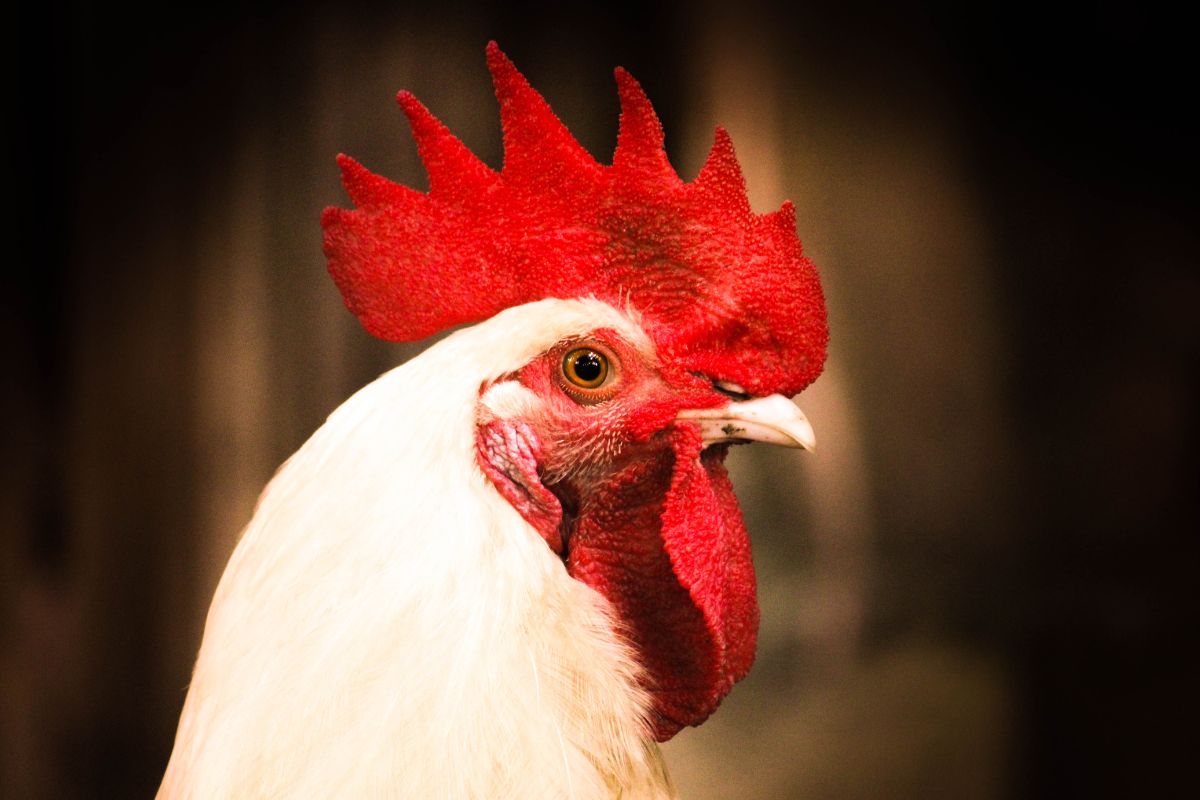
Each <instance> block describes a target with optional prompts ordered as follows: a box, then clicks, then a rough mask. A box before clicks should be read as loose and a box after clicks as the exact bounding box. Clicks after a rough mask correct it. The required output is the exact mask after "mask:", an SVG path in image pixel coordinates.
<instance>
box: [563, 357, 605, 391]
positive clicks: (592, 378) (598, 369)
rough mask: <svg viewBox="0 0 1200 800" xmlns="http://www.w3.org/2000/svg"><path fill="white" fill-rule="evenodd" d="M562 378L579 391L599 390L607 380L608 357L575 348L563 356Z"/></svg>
mask: <svg viewBox="0 0 1200 800" xmlns="http://www.w3.org/2000/svg"><path fill="white" fill-rule="evenodd" d="M562 371H563V376H564V377H566V379H567V380H568V381H570V382H571V383H572V384H574V385H575V386H578V387H579V388H580V389H599V388H600V387H601V386H603V385H604V381H605V380H607V379H608V356H606V355H604V354H603V353H601V352H598V351H596V350H593V349H592V348H590V347H577V348H575V349H574V350H571V351H570V352H568V353H567V354H566V355H565V356H563V363H562Z"/></svg>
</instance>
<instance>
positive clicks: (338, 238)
mask: <svg viewBox="0 0 1200 800" xmlns="http://www.w3.org/2000/svg"><path fill="white" fill-rule="evenodd" d="M487 60H488V66H489V69H490V71H491V74H492V77H493V80H494V83H495V88H496V95H497V97H498V99H499V103H500V113H501V119H502V123H503V136H504V166H503V169H502V170H501V171H499V172H497V171H494V170H492V169H490V168H489V167H487V166H486V165H485V164H484V163H483V162H481V161H480V160H479V159H478V158H476V157H475V156H474V155H473V154H472V153H471V152H470V151H469V150H467V149H466V147H465V146H464V145H463V144H462V143H461V142H460V141H459V140H458V139H456V138H455V137H454V136H453V135H452V134H451V133H450V132H449V131H448V130H447V129H446V128H445V126H444V125H443V124H442V123H441V122H440V121H438V120H437V119H436V118H435V117H434V116H433V115H432V114H431V113H430V112H429V111H428V110H427V109H426V108H425V107H424V106H422V105H421V104H420V103H419V102H418V101H417V100H416V99H415V98H414V97H413V96H412V95H410V94H408V93H407V92H401V93H400V95H399V98H398V99H399V102H400V105H401V106H402V107H403V110H404V112H405V114H406V115H407V117H408V120H409V122H410V124H411V127H412V130H413V134H414V138H415V139H416V142H417V146H418V150H419V153H420V156H421V158H422V160H423V162H424V164H425V166H426V169H427V171H428V173H429V181H430V189H429V192H428V193H427V194H423V193H419V192H416V191H413V190H411V189H408V188H406V187H403V186H400V185H397V184H395V183H392V182H390V181H388V180H386V179H384V178H382V177H379V176H377V175H374V174H372V173H370V172H368V171H367V170H366V169H365V168H363V167H362V166H360V165H359V164H358V163H356V162H355V161H353V160H351V159H349V158H347V157H344V156H341V157H339V163H340V166H341V169H342V173H343V181H344V184H345V186H346V190H347V192H348V194H349V195H350V198H351V200H352V201H353V203H354V205H355V206H356V207H355V208H354V209H351V210H346V209H340V208H332V209H328V210H326V212H325V214H324V216H323V218H322V225H323V227H324V231H325V245H324V247H325V252H326V256H327V258H328V264H329V270H330V273H331V275H332V276H333V279H334V281H335V282H336V283H337V285H338V287H339V288H340V290H341V291H342V293H343V296H344V298H345V301H346V304H347V306H348V308H349V309H350V310H351V311H353V312H354V313H355V314H356V315H357V316H358V318H359V319H360V321H361V322H362V324H363V326H364V327H365V328H366V329H367V330H368V331H370V332H371V333H373V334H375V335H377V336H380V337H383V338H386V339H389V340H416V339H420V338H423V337H426V336H428V335H431V334H433V333H436V332H438V331H441V330H444V329H446V328H449V327H451V326H455V325H459V324H463V323H477V324H474V325H473V326H471V327H466V328H464V329H462V330H459V331H457V332H455V333H454V334H452V335H451V336H449V337H447V338H445V339H444V340H442V341H441V342H439V343H438V344H436V345H434V346H432V347H430V348H429V349H428V350H426V351H425V352H424V353H423V354H421V355H420V356H418V357H416V358H414V359H412V360H411V361H409V362H408V363H406V364H404V365H403V366H400V367H398V368H396V369H394V370H392V371H391V372H389V373H387V374H385V375H383V376H382V377H381V378H379V379H378V380H376V381H375V382H374V383H371V384H370V385H368V386H367V387H365V388H364V389H362V390H360V391H359V392H358V393H357V394H355V395H354V396H353V397H351V398H350V399H349V400H348V401H346V403H344V404H343V405H342V406H341V407H340V408H338V409H337V410H336V411H335V412H334V413H333V414H332V415H331V416H330V417H329V419H328V421H327V422H326V423H325V424H324V425H323V426H322V427H321V428H320V429H319V430H318V431H317V432H316V433H315V434H314V435H313V436H312V438H311V439H309V440H308V442H307V443H305V444H304V445H303V446H302V447H301V448H300V450H299V451H298V452H296V453H295V455H293V456H292V457H291V458H290V459H289V460H288V461H287V463H286V464H285V465H284V466H283V467H282V468H281V469H280V470H279V472H278V474H276V476H275V477H274V478H273V479H272V481H271V482H270V484H269V485H268V486H267V488H266V490H265V491H264V493H263V495H262V498H261V499H260V501H259V504H258V508H257V510H256V512H255V514H254V517H253V519H252V520H251V522H250V524H249V526H248V527H247V528H246V530H245V532H244V534H243V536H242V538H241V540H240V542H239V543H238V545H237V548H236V549H235V551H234V553H233V556H232V558H231V559H230V562H229V565H228V567H227V568H226V570H225V573H224V575H223V577H222V578H221V581H220V584H219V585H218V587H217V590H216V595H215V597H214V599H213V602H212V606H211V608H210V610H209V613H208V618H207V622H206V625H205V631H204V638H203V642H202V644H201V647H200V652H199V656H198V659H197V662H196V666H195V671H194V674H193V678H192V682H191V685H190V687H189V690H188V694H187V698H186V701H185V704H184V708H183V713H182V716H181V718H180V722H179V728H178V732H177V736H176V740H175V747H174V751H173V752H172V755H171V759H170V763H169V765H168V767H167V771H166V775H165V777H164V779H163V782H162V785H161V788H160V790H159V797H163V798H176V797H195V798H218V797H220V798H225V797H296V798H315V797H335V796H338V797H374V796H396V797H411V798H450V797H462V798H540V797H548V798H567V797H572V798H601V797H605V798H607V797H618V796H619V797H623V798H642V797H646V798H654V797H672V796H674V791H673V789H672V788H671V784H670V781H669V778H668V776H667V774H666V770H665V768H664V765H663V763H662V760H661V756H660V754H659V750H658V746H657V742H662V741H665V740H667V739H669V738H671V737H672V736H673V735H674V734H675V733H676V732H678V731H679V730H680V729H681V728H683V727H684V726H688V725H697V724H699V723H700V722H702V721H703V720H704V719H705V718H706V717H708V715H709V714H710V713H712V711H713V710H714V709H715V708H716V706H717V704H718V703H719V702H720V701H721V699H722V698H723V697H724V696H725V694H726V693H727V692H728V691H729V690H730V688H731V687H732V685H733V683H734V682H736V681H738V680H740V679H741V678H742V677H744V676H745V675H746V673H747V671H748V670H749V669H750V665H751V662H752V661H753V658H754V650H755V640H756V634H757V627H758V618H759V612H758V607H757V604H756V600H755V583H754V572H753V567H752V564H751V559H750V545H749V538H748V536H747V533H746V530H745V528H744V526H743V523H742V519H741V513H740V511H739V509H738V505H737V500H736V498H735V497H734V494H733V490H732V486H731V483H730V480H729V478H728V476H727V474H726V471H725V468H724V466H723V461H724V458H725V455H726V452H727V450H728V449H729V447H730V446H731V445H732V444H736V443H745V442H751V441H764V442H773V443H777V444H783V445H788V446H796V447H804V448H810V449H811V447H812V446H813V433H812V428H811V427H810V426H809V423H808V422H807V420H806V419H805V417H804V415H803V414H801V413H800V410H799V409H798V408H797V407H796V405H794V404H793V403H792V401H790V400H789V399H787V398H788V397H789V396H791V395H794V394H796V393H798V392H799V391H800V390H801V389H803V388H804V387H805V386H807V385H808V384H809V383H810V382H812V380H814V379H815V378H816V376H817V375H818V374H819V372H820V371H821V368H822V365H823V362H824V358H825V348H826V342H827V338H828V334H827V328H826V316H825V307H824V301H823V299H822V294H821V289H820V285H819V281H818V277H817V274H816V271H815V270H814V268H813V267H812V265H811V264H810V263H809V262H808V261H807V260H806V259H805V258H804V257H803V256H802V254H801V248H800V242H799V239H798V238H797V236H796V232H795V220H794V211H793V209H792V207H791V206H790V204H787V203H785V204H784V206H783V208H781V209H780V210H779V211H776V212H773V213H769V214H762V215H760V214H755V213H753V212H752V211H751V210H750V207H749V203H748V201H747V198H746V192H745V185H744V181H743V178H742V174H741V170H740V168H739V166H738V163H737V160H736V158H735V156H734V152H733V148H732V145H731V143H730V140H729V137H728V136H727V135H726V133H725V132H724V131H723V130H722V129H719V128H718V130H717V135H716V140H715V144H714V146H713V148H712V151H711V153H710V155H709V157H708V159H707V161H706V163H705V164H704V167H703V169H702V170H701V171H700V174H699V175H698V177H697V178H696V179H695V180H694V181H692V182H690V183H687V182H684V181H682V180H681V179H680V178H679V177H678V175H677V174H676V173H675V171H674V170H673V169H672V168H671V166H670V164H669V163H668V161H667V157H666V154H665V151H664V149H663V132H662V127H661V125H660V123H659V121H658V118H657V117H656V116H655V113H654V111H653V109H652V108H651V106H650V103H649V101H648V100H647V99H646V96H645V95H644V93H643V92H642V89H641V88H640V86H639V85H638V83H637V82H636V81H635V80H634V79H633V78H632V77H631V76H630V75H629V74H628V73H626V72H624V71H623V70H620V69H618V70H617V71H616V77H617V84H618V91H619V97H620V101H621V117H620V130H619V134H618V141H617V148H616V152H615V155H614V158H613V163H612V165H611V166H604V165H601V164H599V163H598V162H596V161H595V160H594V159H593V158H592V157H591V156H590V155H588V153H587V152H586V151H585V150H584V149H583V148H582V147H581V146H580V145H579V144H578V142H577V141H576V140H575V139H574V138H573V137H572V136H571V134H570V133H569V132H568V131H567V130H566V128H565V127H564V126H563V125H562V123H561V122H560V121H559V120H558V119H557V118H556V117H555V116H554V114H553V112H552V111H551V110H550V108H549V106H548V105H547V104H546V102H545V101H544V100H543V98H542V97H541V96H540V95H539V94H538V93H537V92H536V91H535V90H534V89H533V88H532V87H531V86H530V85H529V83H528V82H527V81H526V80H525V78H524V77H523V76H522V75H521V74H520V73H519V72H518V71H517V70H516V68H515V67H514V66H513V64H512V63H511V61H509V59H508V58H507V57H506V56H505V55H504V54H503V53H502V52H501V51H500V50H499V49H498V48H497V46H496V45H495V43H492V44H490V45H489V46H488V50H487Z"/></svg>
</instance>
